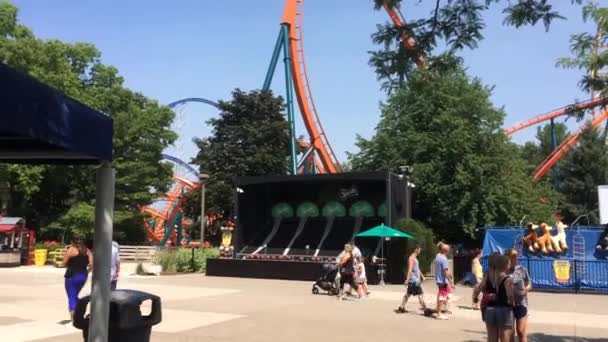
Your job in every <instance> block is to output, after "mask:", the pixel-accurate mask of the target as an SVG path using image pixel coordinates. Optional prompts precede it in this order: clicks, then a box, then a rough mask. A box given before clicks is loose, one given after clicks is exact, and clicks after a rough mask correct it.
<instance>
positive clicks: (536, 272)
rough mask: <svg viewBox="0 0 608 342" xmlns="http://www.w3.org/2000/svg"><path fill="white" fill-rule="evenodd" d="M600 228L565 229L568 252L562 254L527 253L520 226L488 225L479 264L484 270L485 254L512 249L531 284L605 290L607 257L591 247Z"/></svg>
mask: <svg viewBox="0 0 608 342" xmlns="http://www.w3.org/2000/svg"><path fill="white" fill-rule="evenodd" d="M602 230H603V227H587V226H580V227H574V228H567V229H566V242H567V244H568V251H567V252H566V253H563V254H556V253H551V254H542V253H540V252H536V253H531V252H529V251H528V248H527V246H526V245H525V244H524V243H523V241H522V239H523V237H524V235H525V234H526V229H525V228H523V227H489V228H486V230H485V232H486V233H485V237H484V242H483V250H482V264H483V265H484V271H485V270H487V257H488V256H489V255H490V254H491V253H494V252H499V253H501V254H503V253H504V252H505V250H506V249H508V248H515V249H517V250H518V252H519V254H520V263H521V264H522V265H524V266H526V267H527V268H528V270H529V272H530V277H531V278H532V286H533V287H535V288H545V289H553V290H572V291H579V290H585V291H601V292H608V258H607V255H606V254H605V253H601V252H598V251H597V250H596V248H595V246H596V244H597V241H598V239H599V237H600V235H601V233H602Z"/></svg>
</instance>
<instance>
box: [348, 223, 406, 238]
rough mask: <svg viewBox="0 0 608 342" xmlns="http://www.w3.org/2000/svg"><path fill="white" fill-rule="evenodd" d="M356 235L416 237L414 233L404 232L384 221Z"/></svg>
mask: <svg viewBox="0 0 608 342" xmlns="http://www.w3.org/2000/svg"><path fill="white" fill-rule="evenodd" d="M356 236H357V237H381V238H387V237H398V238H406V239H413V238H414V236H413V235H411V234H408V233H405V232H402V231H400V230H397V229H395V228H391V227H389V226H387V225H385V224H384V223H383V224H381V225H379V226H375V227H373V228H371V229H369V230H366V231H364V232H361V233H359V234H357V235H356Z"/></svg>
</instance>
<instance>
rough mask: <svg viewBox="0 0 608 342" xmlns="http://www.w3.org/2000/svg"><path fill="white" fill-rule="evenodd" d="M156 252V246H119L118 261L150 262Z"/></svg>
mask: <svg viewBox="0 0 608 342" xmlns="http://www.w3.org/2000/svg"><path fill="white" fill-rule="evenodd" d="M157 251H158V247H156V246H120V260H121V261H143V262H150V261H152V259H154V255H155V254H156V252H157Z"/></svg>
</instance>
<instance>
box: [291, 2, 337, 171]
mask: <svg viewBox="0 0 608 342" xmlns="http://www.w3.org/2000/svg"><path fill="white" fill-rule="evenodd" d="M303 5H304V0H286V1H285V10H284V12H283V18H282V20H281V24H284V25H287V27H288V35H289V54H290V57H291V72H292V75H293V87H294V89H295V95H296V98H297V100H298V106H299V108H300V113H301V114H302V119H303V121H304V126H306V130H307V132H308V136H309V137H310V142H311V144H312V146H313V147H314V149H315V150H316V151H317V153H318V154H319V160H320V162H321V164H322V165H323V168H322V171H325V172H327V173H336V172H338V171H339V170H340V164H339V162H338V159H337V158H336V155H335V153H334V151H333V149H332V147H331V145H330V143H329V140H328V139H327V135H326V134H325V130H324V129H323V126H322V125H321V120H320V119H319V114H318V112H317V108H316V105H315V102H314V100H313V97H312V92H311V90H310V81H309V79H308V73H307V70H306V63H305V60H304V41H303V33H302V24H303ZM320 171H321V170H320Z"/></svg>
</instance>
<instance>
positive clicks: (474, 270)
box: [471, 249, 483, 310]
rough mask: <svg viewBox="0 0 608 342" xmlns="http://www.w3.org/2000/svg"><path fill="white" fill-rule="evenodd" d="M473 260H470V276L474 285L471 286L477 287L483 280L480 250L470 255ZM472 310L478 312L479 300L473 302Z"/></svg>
mask: <svg viewBox="0 0 608 342" xmlns="http://www.w3.org/2000/svg"><path fill="white" fill-rule="evenodd" d="M471 255H472V256H473V258H472V259H471V274H473V280H474V281H475V284H474V285H473V286H479V284H481V281H482V280H483V268H482V267H481V260H480V259H481V250H480V249H476V250H474V251H473V253H472V254H471ZM473 309H474V310H479V300H477V301H473Z"/></svg>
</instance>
